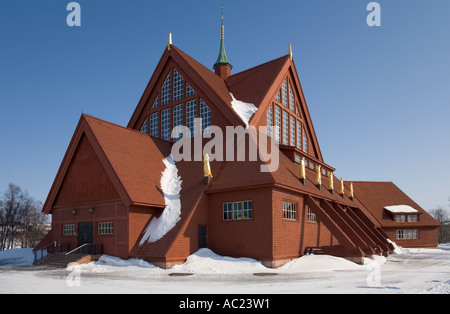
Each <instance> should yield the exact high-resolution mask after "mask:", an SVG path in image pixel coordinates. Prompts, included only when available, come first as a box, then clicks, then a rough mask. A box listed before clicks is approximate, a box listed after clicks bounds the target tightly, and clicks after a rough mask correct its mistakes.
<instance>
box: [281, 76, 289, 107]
mask: <svg viewBox="0 0 450 314" xmlns="http://www.w3.org/2000/svg"><path fill="white" fill-rule="evenodd" d="M281 90H282V91H283V106H285V107H287V106H288V95H287V94H288V92H287V80H285V81H284V83H283V86H282V87H281Z"/></svg>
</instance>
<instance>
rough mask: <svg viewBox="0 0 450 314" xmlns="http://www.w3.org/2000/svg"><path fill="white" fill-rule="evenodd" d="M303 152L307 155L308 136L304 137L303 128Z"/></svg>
mask: <svg viewBox="0 0 450 314" xmlns="http://www.w3.org/2000/svg"><path fill="white" fill-rule="evenodd" d="M303 151H304V152H305V153H308V136H307V135H306V132H305V128H303Z"/></svg>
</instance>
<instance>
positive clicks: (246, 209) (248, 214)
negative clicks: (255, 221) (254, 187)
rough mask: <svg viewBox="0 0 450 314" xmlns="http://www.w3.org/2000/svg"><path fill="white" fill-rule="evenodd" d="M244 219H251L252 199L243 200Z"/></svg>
mask: <svg viewBox="0 0 450 314" xmlns="http://www.w3.org/2000/svg"><path fill="white" fill-rule="evenodd" d="M243 204H244V219H252V218H253V202H252V201H244V202H243Z"/></svg>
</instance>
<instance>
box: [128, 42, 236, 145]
mask: <svg viewBox="0 0 450 314" xmlns="http://www.w3.org/2000/svg"><path fill="white" fill-rule="evenodd" d="M175 73H178V75H179V77H182V79H183V89H182V90H183V95H182V96H183V97H182V98H179V99H178V98H177V97H175V96H176V91H175V89H174V87H175V84H176V81H175ZM169 75H170V84H169V85H170V92H169V95H170V96H169V97H170V101H169V102H168V103H165V101H164V100H167V95H163V88H164V83H165V82H166V80H168V77H169ZM189 91H191V93H189ZM194 93H195V94H194ZM195 96H196V97H197V106H198V109H197V117H200V103H201V100H202V101H203V102H204V103H205V104H207V106H208V107H214V109H215V110H214V114H215V115H216V114H217V115H219V116H220V119H217V120H218V121H222V124H224V125H243V124H244V123H243V121H242V120H241V119H240V118H239V116H238V115H237V114H236V113H235V112H234V111H233V109H232V108H231V101H232V98H231V95H230V93H229V91H228V88H227V86H226V84H225V81H224V80H223V79H222V78H220V77H218V76H217V75H216V74H215V73H213V72H212V71H211V70H209V69H207V68H206V67H204V66H203V65H201V64H200V63H198V62H197V61H195V60H194V59H192V58H191V57H189V56H188V55H187V54H185V53H184V52H182V51H181V50H179V49H178V48H176V47H175V46H173V45H172V46H171V48H170V50H169V49H166V50H165V51H164V53H163V55H162V57H161V59H160V61H159V63H158V65H157V67H156V69H155V71H154V73H153V75H152V77H151V79H150V81H149V83H148V85H147V87H146V89H145V91H144V93H143V95H142V97H141V99H140V101H139V103H138V105H137V107H136V109H135V111H134V113H133V115H132V117H131V119H130V121H129V123H128V127H129V128H133V129H136V130H140V129H141V128H142V126H143V125H144V124H145V121H146V120H148V121H149V124H150V128H151V121H150V120H151V118H150V115H151V114H152V113H155V112H158V113H159V115H158V119H159V120H161V118H162V116H161V111H162V110H165V109H168V108H173V106H175V105H178V104H181V103H186V101H188V100H191V99H195V98H196V97H195ZM155 103H156V104H155ZM171 113H172V114H173V112H171ZM184 115H185V113H184ZM171 117H172V116H171ZM172 118H173V117H172ZM213 119H214V116H213ZM223 121H227V122H226V123H224V122H223ZM184 122H186V121H184ZM158 123H159V124H161V121H158ZM184 125H186V123H184ZM159 128H160V130H159V131H161V125H160V126H159ZM148 131H149V134H150V129H149V130H148ZM158 137H161V132H158Z"/></svg>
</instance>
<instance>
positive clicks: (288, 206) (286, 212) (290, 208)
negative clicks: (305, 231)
mask: <svg viewBox="0 0 450 314" xmlns="http://www.w3.org/2000/svg"><path fill="white" fill-rule="evenodd" d="M283 218H284V219H288V220H297V204H295V203H291V202H287V201H283Z"/></svg>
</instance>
